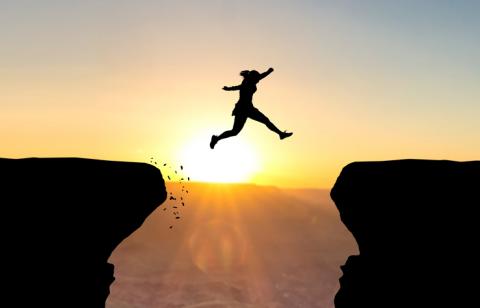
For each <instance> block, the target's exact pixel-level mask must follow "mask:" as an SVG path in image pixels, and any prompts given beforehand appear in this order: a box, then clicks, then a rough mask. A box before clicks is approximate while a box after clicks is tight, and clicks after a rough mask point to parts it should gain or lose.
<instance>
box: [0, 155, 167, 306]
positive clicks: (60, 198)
mask: <svg viewBox="0 0 480 308" xmlns="http://www.w3.org/2000/svg"><path fill="white" fill-rule="evenodd" d="M165 198H166V189H165V183H164V180H163V178H162V175H161V174H160V171H159V170H158V169H157V168H155V167H153V166H151V165H148V164H142V163H129V162H112V161H101V160H91V159H79V158H42V159H39V158H28V159H0V206H1V207H0V210H1V213H2V215H1V218H2V223H1V224H0V225H1V229H0V230H1V234H2V249H1V253H0V260H1V265H2V267H3V269H2V275H1V277H2V280H3V283H2V287H1V288H2V297H3V298H2V300H3V302H4V303H9V305H10V306H12V307H104V306H105V300H106V298H107V296H108V294H109V286H110V284H111V283H112V282H113V280H114V276H113V265H111V264H109V263H108V262H107V260H108V258H109V257H110V254H111V253H112V251H113V250H114V249H115V247H116V246H117V245H118V244H119V243H120V242H121V241H122V240H124V239H125V238H126V237H128V236H129V235H130V234H131V233H132V232H134V231H135V230H136V229H137V228H139V227H140V226H141V225H142V223H143V222H144V220H145V219H146V218H147V216H148V215H150V213H152V212H153V211H154V210H155V209H156V208H157V207H158V206H159V205H160V204H161V203H162V202H163V201H164V200H165Z"/></svg>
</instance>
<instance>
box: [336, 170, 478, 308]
mask: <svg viewBox="0 0 480 308" xmlns="http://www.w3.org/2000/svg"><path fill="white" fill-rule="evenodd" d="M479 194H480V162H452V161H427V160H400V161H387V162H361V163H352V164H350V165H348V166H346V167H345V168H344V169H343V171H342V172H341V174H340V176H339V177H338V179H337V182H336V184H335V186H334V187H333V189H332V191H331V197H332V199H333V200H334V201H335V203H336V205H337V207H338V210H339V211H340V215H341V218H342V221H343V222H344V223H345V225H346V226H347V228H348V229H349V230H350V231H351V232H352V234H353V236H354V237H355V239H356V241H357V243H358V246H359V251H360V254H359V255H357V256H351V257H349V258H348V260H347V262H346V264H345V265H344V266H343V267H342V270H343V276H342V277H341V278H340V285H341V287H340V290H339V291H338V293H337V295H336V298H335V306H336V308H350V307H470V306H472V305H475V306H476V305H478V299H477V298H476V290H475V285H476V283H475V282H473V281H472V280H474V281H475V280H476V278H477V277H478V263H479V262H478V252H476V251H477V246H478V242H479V241H478V231H477V226H478V221H479V218H478V214H475V213H477V210H478V208H479V205H480V196H479ZM475 302H477V304H474V303H475Z"/></svg>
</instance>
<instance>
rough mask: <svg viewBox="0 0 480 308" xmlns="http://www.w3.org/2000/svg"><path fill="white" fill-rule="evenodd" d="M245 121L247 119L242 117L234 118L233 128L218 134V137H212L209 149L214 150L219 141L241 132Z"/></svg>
mask: <svg viewBox="0 0 480 308" xmlns="http://www.w3.org/2000/svg"><path fill="white" fill-rule="evenodd" d="M246 121H247V117H246V116H243V115H237V116H235V120H234V122H233V128H232V129H231V130H227V131H225V132H223V133H221V134H220V136H215V135H213V136H212V140H211V141H210V148H212V149H213V148H214V147H215V144H217V142H218V141H219V140H221V139H225V138H229V137H233V136H236V135H238V133H239V132H240V131H241V130H242V128H243V126H244V125H245V122H246Z"/></svg>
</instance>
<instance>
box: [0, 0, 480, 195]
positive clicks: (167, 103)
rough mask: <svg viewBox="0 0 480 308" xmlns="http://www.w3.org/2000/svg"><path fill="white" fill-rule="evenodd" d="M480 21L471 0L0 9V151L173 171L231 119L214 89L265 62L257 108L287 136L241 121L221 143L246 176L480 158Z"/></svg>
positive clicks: (98, 0)
mask: <svg viewBox="0 0 480 308" xmlns="http://www.w3.org/2000/svg"><path fill="white" fill-rule="evenodd" d="M479 12H480V2H478V1H473V0H472V1H461V0H459V1H444V0H431V1H429V0H426V1H413V0H412V1H410V0H405V1H388V0H386V1H375V0H372V1H367V0H366V1H281V0H275V1H273V0H272V1H246V0H245V1H220V0H216V1H212V0H210V1H208V0H207V1H149V0H136V1H122V0H94V1H93V0H84V1H68V0H65V1H54V0H44V1H34V0H31V1H25V0H15V1H0V45H1V48H0V107H1V112H0V140H1V144H2V145H1V150H0V155H1V156H4V157H25V156H87V157H92V158H104V159H119V160H134V161H146V160H148V157H150V156H152V155H155V157H160V158H161V159H162V160H165V161H169V162H172V163H182V162H181V161H179V157H185V156H189V155H190V156H195V152H196V150H195V149H194V150H191V149H192V147H191V146H190V145H191V144H192V143H193V144H195V145H196V146H197V147H200V145H203V146H204V147H205V148H207V147H208V142H209V138H210V135H211V134H212V133H219V132H221V131H222V130H224V129H226V128H229V127H230V126H231V125H232V121H233V118H232V117H230V113H231V110H232V108H233V104H234V103H235V102H236V100H237V94H236V93H231V92H229V93H227V92H224V91H222V90H221V88H222V86H224V85H235V84H238V83H239V82H240V81H241V80H240V76H238V72H239V71H240V70H243V69H251V68H255V69H258V70H266V69H267V68H268V67H270V66H272V67H274V68H275V69H276V70H275V72H274V73H273V74H272V75H271V76H269V77H268V78H267V79H265V80H263V81H262V82H261V83H260V84H259V91H258V92H257V93H256V95H255V97H254V102H255V104H256V105H257V107H258V108H259V109H260V110H262V111H264V112H265V113H266V114H267V115H268V116H269V117H270V118H271V119H272V120H273V121H274V122H275V123H278V126H279V127H280V128H281V129H287V130H292V131H293V132H294V133H295V134H294V136H293V137H292V138H290V139H288V140H285V141H282V142H280V141H279V140H278V138H277V137H276V136H275V135H273V134H272V133H271V132H269V131H268V130H266V129H265V128H264V127H263V126H260V125H259V124H257V123H253V122H247V125H246V127H245V130H244V131H242V133H241V136H239V137H238V138H237V139H232V140H228V141H225V142H224V143H221V144H219V147H223V148H227V147H229V146H232V145H234V144H237V142H240V141H241V140H243V142H245V143H247V144H248V145H249V146H250V147H251V148H252V149H253V153H254V155H255V159H256V161H257V163H256V164H255V169H254V170H252V172H251V174H249V176H248V178H246V179H245V180H247V181H251V182H254V183H260V184H268V185H276V186H282V187H323V188H329V187H331V185H332V184H333V182H334V180H335V178H336V176H337V175H338V173H339V171H340V168H341V167H342V166H344V165H345V164H346V163H348V162H350V161H354V160H383V159H395V158H408V157H414V158H435V159H443V158H447V159H454V160H472V159H478V157H479V155H480V144H479V140H480V139H479V135H478V132H479V131H480V121H478V114H479V111H480V110H479V109H480V104H478V102H479V99H480V92H479V91H480V90H479V87H478V84H479V82H480V73H479V70H478V67H480V58H479V57H478V55H479V54H480V40H479V39H478V38H479V36H480V33H479V31H480V30H479V29H480V19H479V18H478V13H479ZM225 159H226V162H225V163H226V164H227V165H228V164H230V165H233V164H242V159H244V158H243V157H242V156H241V155H238V156H235V157H232V158H225ZM189 163H190V166H187V167H189V168H190V169H189V170H191V172H193V170H195V166H198V165H202V164H203V165H206V166H208V167H209V168H210V170H213V169H215V168H216V167H217V166H216V164H215V160H212V161H205V160H202V159H198V158H195V159H192V161H191V162H189ZM191 175H192V176H193V177H196V180H199V181H203V180H216V178H214V177H213V178H212V177H210V178H208V177H207V178H206V176H207V175H206V174H205V173H201V172H197V173H194V174H191ZM217 180H218V179H217Z"/></svg>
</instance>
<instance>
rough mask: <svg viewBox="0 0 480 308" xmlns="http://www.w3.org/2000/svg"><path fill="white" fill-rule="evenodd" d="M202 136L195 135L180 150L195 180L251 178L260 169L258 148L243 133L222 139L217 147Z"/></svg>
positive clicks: (231, 180)
mask: <svg viewBox="0 0 480 308" xmlns="http://www.w3.org/2000/svg"><path fill="white" fill-rule="evenodd" d="M209 142H210V140H209V139H208V140H207V138H205V136H202V137H201V138H195V139H192V140H191V142H190V143H189V144H187V145H186V146H185V147H184V149H183V152H182V153H181V154H180V157H181V163H182V164H183V165H184V166H185V168H186V173H187V174H188V175H189V176H190V177H191V179H192V181H199V182H221V183H236V182H248V181H249V180H250V179H251V178H252V176H253V175H254V174H255V172H257V171H258V169H259V159H258V155H256V153H255V151H254V149H253V148H252V147H251V146H250V145H249V144H248V143H247V142H246V141H244V140H242V139H241V138H240V137H235V138H231V139H226V140H222V141H220V142H219V143H218V144H217V145H216V147H215V149H214V150H212V149H210V148H209Z"/></svg>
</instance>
